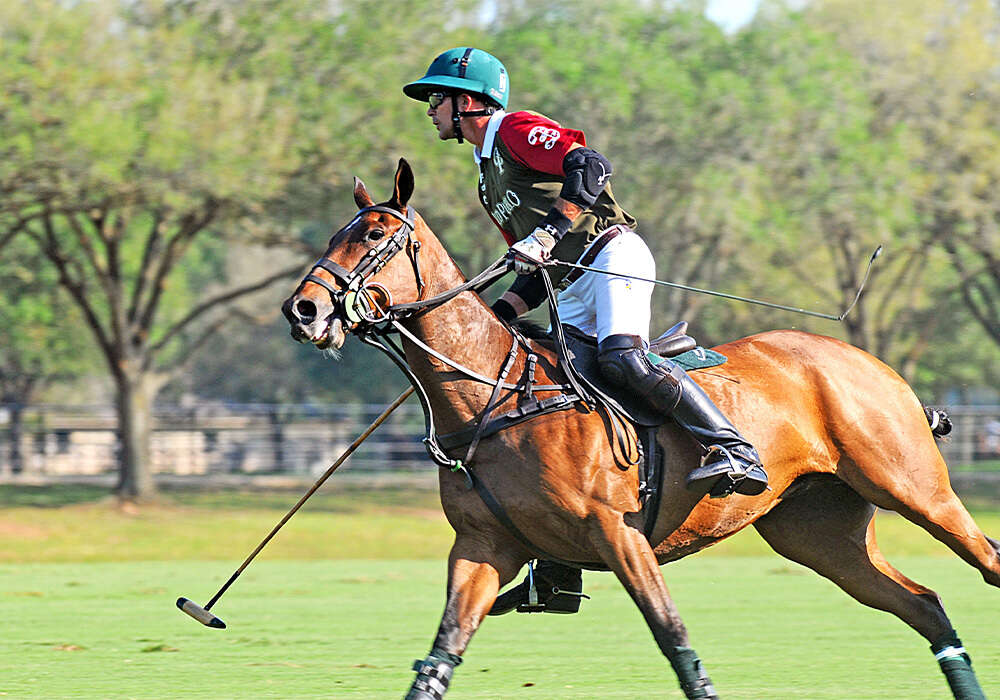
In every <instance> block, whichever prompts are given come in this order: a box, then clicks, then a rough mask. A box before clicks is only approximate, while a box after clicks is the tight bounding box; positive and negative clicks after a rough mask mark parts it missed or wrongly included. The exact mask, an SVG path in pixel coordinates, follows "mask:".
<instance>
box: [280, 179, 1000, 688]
mask: <svg viewBox="0 0 1000 700" xmlns="http://www.w3.org/2000/svg"><path fill="white" fill-rule="evenodd" d="M413 184H414V183H413V173H412V171H411V169H410V166H409V165H408V164H407V163H406V161H405V160H400V162H399V167H398V169H397V171H396V175H395V181H394V189H393V194H392V197H391V199H389V200H388V201H386V202H383V203H381V204H376V203H375V202H374V201H373V199H372V197H371V196H370V195H369V193H368V191H367V189H366V188H365V185H364V183H362V182H361V181H360V180H355V189H354V199H355V202H356V204H357V206H358V207H359V208H360V211H358V212H357V214H356V215H355V216H354V217H353V218H352V220H351V221H350V222H349V223H348V224H347V225H346V226H344V227H343V228H342V229H340V230H339V231H337V232H336V234H334V236H333V238H332V239H331V240H330V243H329V247H328V248H327V251H326V253H325V254H324V255H323V257H322V258H321V259H320V260H319V261H317V262H316V263H315V265H314V266H313V267H312V268H311V271H310V274H309V275H307V277H306V278H305V279H304V280H303V281H302V282H301V283H300V284H299V285H298V287H297V288H296V290H295V293H294V294H293V295H292V296H291V297H290V298H289V299H288V300H287V301H286V302H285V304H284V307H283V311H284V313H285V315H286V317H287V318H288V320H289V322H290V324H291V333H292V336H293V338H295V339H296V340H298V341H299V342H303V343H312V344H314V345H316V346H317V347H319V348H340V347H341V346H342V344H343V343H344V340H345V335H346V334H347V333H354V334H356V335H358V336H360V337H361V338H362V339H367V340H370V341H372V342H374V340H373V339H375V338H377V337H384V336H386V335H388V331H392V332H394V333H395V332H398V333H399V334H400V340H399V344H398V345H397V344H396V343H395V341H393V344H394V345H396V347H397V348H398V349H399V357H398V359H397V364H399V365H400V366H401V367H402V368H403V369H404V370H405V371H406V372H407V373H408V376H409V377H410V379H411V381H412V382H414V383H415V384H416V385H418V386H419V387H420V388H421V391H422V396H423V402H424V408H425V412H427V414H428V415H433V416H434V421H433V423H432V424H431V432H432V433H433V431H434V430H438V429H439V430H440V431H441V432H442V433H448V434H453V435H456V434H457V435H462V434H463V431H464V434H465V435H466V439H465V440H462V441H460V442H461V445H459V446H455V445H454V444H453V445H452V446H451V447H445V448H441V447H440V443H439V441H435V440H434V439H431V438H433V437H434V435H433V434H432V435H429V439H428V444H429V445H431V446H434V445H437V449H438V453H437V459H438V461H439V462H441V461H442V460H444V461H447V460H451V461H450V462H448V463H450V464H452V465H453V466H454V467H455V468H454V469H453V470H449V469H442V470H441V473H440V495H441V504H442V506H443V508H444V512H445V515H446V516H447V518H448V521H449V523H450V524H451V526H452V527H453V528H454V531H455V541H454V544H453V545H452V548H451V552H450V554H449V558H448V566H449V571H448V582H447V603H446V606H445V610H444V614H443V617H442V619H441V623H440V626H439V628H438V631H437V635H436V636H435V638H434V641H433V644H432V647H431V652H430V654H429V655H428V656H427V657H426V659H424V660H423V661H418V662H417V664H416V665H415V666H414V669H415V670H416V671H417V676H416V679H415V680H414V681H413V684H412V686H411V688H410V691H409V694H408V695H407V698H411V699H414V700H430V699H432V698H440V697H442V695H443V694H444V693H445V692H446V690H447V688H448V684H449V681H450V679H451V677H452V672H453V670H454V668H455V666H457V665H458V664H459V663H460V662H461V657H462V654H463V653H464V652H465V649H466V646H467V645H468V643H469V640H470V638H471V637H472V635H473V633H475V631H476V630H477V629H478V627H479V625H480V623H481V622H482V621H483V618H484V617H485V616H486V614H487V612H488V611H489V610H490V607H491V606H492V605H493V602H494V600H495V599H496V597H497V593H498V591H499V589H500V588H501V587H502V586H504V585H506V584H507V583H508V582H510V581H511V580H512V579H513V578H514V577H515V576H516V575H517V573H518V572H519V571H520V569H521V568H522V566H523V565H524V564H525V563H526V562H528V561H530V560H532V559H534V558H539V557H541V558H552V559H555V560H559V561H563V562H572V563H578V564H579V566H580V567H581V568H594V569H599V568H605V569H610V570H611V571H613V572H614V573H615V575H616V576H617V578H618V580H619V581H621V583H622V585H623V586H624V587H625V589H626V590H627V591H628V593H629V594H630V595H631V596H632V599H633V600H634V601H635V603H636V605H637V606H638V607H639V609H640V611H641V612H642V615H643V617H644V618H645V620H646V623H647V624H648V626H649V628H650V630H651V631H652V633H653V637H654V639H655V640H656V643H657V645H658V646H659V648H660V650H661V652H662V653H663V654H664V655H665V656H666V657H667V659H668V660H669V662H670V663H671V665H672V667H673V669H674V671H675V673H676V674H677V677H678V680H679V682H680V684H681V687H682V689H683V690H684V693H685V696H686V697H688V698H715V697H717V695H716V691H715V689H714V688H713V686H712V684H711V681H710V680H709V678H708V675H707V674H706V672H705V669H704V667H703V665H702V663H701V661H700V659H699V657H698V656H697V654H696V653H695V651H694V650H693V649H692V648H691V646H690V644H689V641H688V634H687V631H686V629H685V626H684V623H683V622H682V620H681V616H680V614H679V613H678V611H677V608H676V607H675V605H674V603H673V601H672V600H671V597H670V595H669V594H668V592H667V587H666V585H665V583H664V579H663V576H662V574H661V571H660V565H661V564H664V563H666V562H669V561H673V560H676V559H679V558H681V557H684V556H686V555H688V554H691V553H693V552H697V551H699V550H701V549H704V548H705V547H708V546H709V545H711V544H713V543H715V542H718V541H719V540H721V539H723V538H725V537H728V536H730V535H732V534H733V533H735V532H737V531H738V530H741V529H742V528H745V527H747V526H748V525H753V526H754V527H755V528H756V529H757V531H758V532H759V533H760V535H761V536H762V537H763V538H764V539H765V540H766V541H767V543H768V544H769V545H770V546H771V547H772V548H773V549H774V550H775V551H776V552H778V553H779V554H781V555H783V556H785V557H787V558H788V559H791V560H792V561H795V562H798V563H800V564H803V565H805V566H807V567H809V568H811V569H813V570H814V571H816V572H817V573H819V574H820V575H822V576H825V577H826V578H828V579H830V580H831V581H833V582H834V583H835V584H836V585H838V586H840V587H841V588H842V589H843V590H844V591H845V592H847V594H848V595H850V596H852V597H854V598H855V599H857V600H858V601H859V602H861V603H863V604H865V605H868V606H871V607H873V608H877V609H880V610H885V611H888V612H891V613H892V614H894V615H896V616H897V617H898V618H899V619H901V620H902V621H903V622H905V623H906V624H908V625H910V626H911V627H912V628H913V629H915V630H916V631H917V632H918V633H919V634H920V635H921V636H923V637H924V638H925V639H926V640H927V642H928V643H929V644H931V649H932V651H933V653H934V655H935V657H936V658H937V660H938V662H939V664H940V667H941V669H942V671H943V672H944V674H945V676H946V679H947V681H948V683H949V685H950V687H951V690H952V693H953V694H954V697H955V698H960V699H961V700H973V699H976V698H982V697H983V693H982V690H981V689H980V686H979V684H978V681H977V679H976V677H975V675H974V674H973V672H972V669H971V662H970V660H969V656H968V654H967V652H966V651H965V649H964V648H963V647H962V645H961V642H960V641H959V639H958V637H957V635H956V633H955V630H954V629H953V628H952V625H951V623H950V622H949V620H948V617H947V615H946V614H945V610H944V607H943V606H942V603H941V601H940V599H939V598H938V596H937V594H935V593H934V592H933V591H932V590H930V589H928V588H925V587H924V586H921V585H920V584H918V583H915V582H914V581H911V580H910V579H908V578H907V577H906V576H904V575H903V574H901V573H900V572H899V571H897V570H896V569H894V568H893V567H892V566H891V565H890V564H889V563H888V562H887V561H886V560H885V558H884V557H883V556H882V554H881V553H880V551H879V548H878V545H877V544H876V541H875V529H874V520H873V516H874V514H875V511H876V509H877V508H884V509H887V510H891V511H895V512H897V513H899V514H900V515H902V516H903V517H905V518H906V519H908V520H909V521H911V522H913V523H915V524H917V525H919V526H920V527H922V528H923V529H924V530H926V531H927V532H928V533H930V535H932V536H933V537H934V538H936V539H938V540H940V541H941V542H943V543H944V544H945V545H947V546H948V547H950V548H951V549H952V550H953V551H954V552H955V553H956V554H957V555H958V556H959V557H961V558H962V559H963V560H965V561H966V562H968V563H969V564H970V565H971V566H973V567H975V568H976V569H978V570H979V571H980V573H981V574H982V576H983V578H984V579H985V580H986V582H987V583H989V584H991V585H993V586H1000V553H998V550H1000V545H998V543H997V542H996V541H995V540H992V539H990V538H988V537H986V536H985V535H984V534H983V533H982V532H981V531H980V530H979V528H978V527H977V526H976V523H975V522H974V521H973V519H972V517H971V516H970V515H969V513H968V512H967V511H966V509H965V507H964V506H963V505H962V503H961V502H960V501H959V499H958V497H957V496H956V495H955V493H954V491H953V490H952V488H951V484H950V482H949V478H948V469H947V466H946V464H945V461H944V459H943V458H942V456H941V453H940V451H939V450H938V448H937V446H936V444H935V436H934V434H933V433H932V430H931V427H930V425H929V423H928V418H927V415H925V412H924V408H923V406H922V405H921V404H920V402H919V401H918V399H917V397H916V396H915V395H914V393H913V391H912V390H911V388H910V387H909V386H908V385H907V384H906V382H905V381H903V379H902V378H900V376H899V375H898V374H896V372H894V371H893V370H892V369H890V368H889V367H888V366H886V365H885V364H883V363H882V362H881V361H879V360H878V359H876V358H875V357H873V356H872V355H869V354H868V353H866V352H864V351H862V350H860V349H858V348H856V347H853V346H851V345H848V344H846V343H844V342H841V341H839V340H835V339H833V338H828V337H822V336H818V335H811V334H808V333H804V332H798V331H788V330H779V331H772V332H767V333H761V334H758V335H753V336H750V337H747V338H742V339H740V340H736V341H733V342H731V343H727V344H725V345H722V346H719V347H718V348H715V349H716V350H717V351H718V352H720V353H722V354H723V355H725V356H726V357H727V358H728V361H727V362H725V364H723V365H721V366H719V367H715V368H713V369H708V370H702V371H695V372H693V373H692V376H693V377H694V378H695V379H696V381H697V382H698V384H699V385H701V387H702V388H703V389H704V390H705V391H706V392H707V393H708V394H709V395H710V396H711V398H712V399H713V400H714V401H715V403H716V404H717V405H718V406H719V407H720V408H721V409H722V411H723V412H724V413H725V414H726V415H727V416H728V417H729V418H730V419H731V420H732V422H733V423H734V424H736V425H737V426H738V427H739V429H740V431H741V432H742V433H743V434H744V435H745V436H746V437H747V438H748V439H749V440H750V441H751V442H752V443H753V444H754V445H755V446H756V447H757V449H758V450H759V452H760V454H761V457H762V458H763V463H764V465H765V467H766V468H767V472H768V474H769V475H770V484H771V489H770V490H768V491H765V492H764V493H762V494H760V495H758V496H743V495H732V496H729V497H728V498H722V499H713V498H709V497H708V496H707V495H703V494H697V493H690V492H688V491H686V490H685V488H684V477H685V475H686V474H687V472H688V471H689V470H690V469H691V468H692V466H694V465H696V464H697V463H698V460H699V458H700V448H699V446H698V445H696V444H695V443H694V442H693V440H692V439H691V438H689V437H687V436H686V435H685V434H683V433H682V432H681V431H680V430H679V429H678V428H677V427H676V426H674V425H672V424H671V423H670V422H669V421H668V422H666V423H664V424H663V425H662V426H661V427H660V428H659V429H658V432H657V433H656V441H657V443H658V444H659V445H660V446H661V447H662V454H663V455H664V457H663V466H662V472H661V474H662V476H661V484H662V494H663V497H662V498H660V499H658V500H657V501H656V508H655V509H651V508H649V507H643V506H644V501H643V500H642V498H641V495H640V490H639V479H640V475H639V472H640V469H639V468H638V467H637V466H636V465H635V464H634V463H633V464H630V463H629V461H628V460H624V461H623V459H622V454H621V451H622V445H621V441H619V440H616V439H614V438H615V435H614V430H613V429H612V426H610V422H609V420H608V417H607V416H606V415H604V413H602V412H601V411H600V410H597V409H595V408H594V407H593V406H590V405H588V404H587V402H586V401H576V402H574V403H572V404H571V405H569V406H560V407H559V408H560V409H561V410H552V411H550V412H538V413H537V414H536V415H535V416H534V417H532V418H531V419H530V420H524V421H521V422H516V423H513V424H511V425H509V426H508V427H505V428H504V429H501V430H498V431H493V432H490V431H484V430H483V429H482V425H483V424H484V423H485V422H487V421H489V420H490V419H491V417H494V416H498V415H501V414H516V413H517V412H518V407H519V406H522V405H525V403H527V402H528V400H527V399H526V396H525V395H526V393H527V394H528V395H529V398H530V400H531V401H534V402H535V404H539V405H542V404H545V399H546V398H550V399H551V398H552V397H556V396H559V395H564V394H565V387H566V386H567V385H566V382H567V377H566V375H565V373H564V371H563V369H562V367H563V365H561V363H560V361H559V358H558V357H557V355H556V352H554V350H553V344H552V343H547V342H543V341H539V340H529V339H527V338H525V337H523V336H522V335H520V334H519V333H518V332H517V331H516V330H513V329H511V328H510V327H508V326H507V325H506V324H504V323H503V322H501V321H500V320H499V319H498V318H497V317H496V316H495V315H494V314H493V313H492V312H491V311H490V308H489V306H488V305H487V304H486V303H484V302H483V300H482V299H481V298H480V297H479V295H478V294H477V293H476V292H475V291H474V290H473V289H472V288H470V287H469V285H468V284H467V283H466V280H465V278H464V277H463V275H462V273H461V272H460V270H459V268H458V267H457V265H456V264H455V263H454V262H453V261H452V259H451V258H450V257H449V255H448V253H447V251H446V250H445V248H444V246H443V245H442V244H441V241H440V240H438V238H437V237H436V236H435V235H434V233H433V232H432V231H431V229H430V228H429V227H428V225H427V222H426V221H424V220H423V219H422V218H421V217H420V215H419V214H418V213H417V212H416V211H415V210H414V209H413V208H412V207H411V206H410V205H409V200H410V196H411V194H412V193H413ZM529 375H530V376H529ZM515 380H516V381H515ZM533 405H534V404H533ZM550 405H554V404H553V402H551V401H550ZM487 414H488V415H487ZM470 443H474V444H473V445H472V448H471V449H470V448H469V447H468V445H469V444H470ZM463 457H471V461H462V460H461V459H460V458H463ZM473 482H474V483H475V484H476V485H477V486H476V488H470V485H471V484H472V483H473ZM491 499H492V500H493V503H489V502H488V501H490V500H491ZM647 511H655V512H647ZM651 518H652V520H651ZM650 524H654V525H653V527H652V530H651V531H648V532H647V525H650Z"/></svg>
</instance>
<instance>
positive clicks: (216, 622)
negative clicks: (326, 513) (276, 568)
mask: <svg viewBox="0 0 1000 700" xmlns="http://www.w3.org/2000/svg"><path fill="white" fill-rule="evenodd" d="M412 393H413V387H412V386H411V387H410V388H408V389H407V390H406V391H404V392H403V393H402V394H400V395H399V398H397V399H396V400H395V401H393V402H392V404H391V405H390V406H389V407H388V408H387V409H385V410H384V411H382V415H380V416H379V417H378V418H376V419H375V421H374V422H373V423H372V424H371V425H369V426H368V429H367V430H365V432H363V433H362V434H361V435H359V436H358V438H357V439H356V440H355V441H354V442H352V443H351V444H350V446H349V447H348V448H347V449H346V450H345V451H344V454H342V455H341V456H340V458H339V459H338V460H337V461H336V462H334V463H333V464H332V465H330V468H329V469H327V470H326V471H325V472H324V473H323V476H321V477H320V478H319V479H317V480H316V483H315V484H313V485H312V488H311V489H309V490H308V491H306V493H305V495H304V496H302V498H300V499H299V502H298V503H296V504H295V505H294V506H292V509H291V510H290V511H288V512H287V513H286V514H285V517H283V518H282V519H281V521H280V522H279V523H278V524H277V525H275V526H274V529H273V530H271V532H269V533H268V535H267V537H265V538H264V539H263V540H262V541H261V543H260V544H259V545H257V548H256V549H255V550H253V552H251V553H250V556H248V557H247V558H246V560H245V561H244V562H243V563H242V564H240V568H238V569H237V570H236V571H235V572H233V575H232V576H230V577H229V580H228V581H226V583H225V585H223V586H222V588H220V589H219V592H218V593H216V594H215V595H214V596H212V599H211V600H210V601H208V604H207V605H206V606H205V607H201V606H200V605H198V604H197V603H195V602H194V601H193V600H189V599H188V598H178V599H177V607H178V608H180V609H181V610H183V611H184V612H186V613H187V614H188V615H190V616H191V617H193V618H194V619H196V620H197V621H198V622H200V623H201V624H203V625H205V626H206V627H214V628H216V629H225V628H226V623H225V622H223V621H222V620H220V619H219V618H218V617H216V616H215V615H214V614H213V613H212V612H210V611H211V610H212V606H213V605H215V604H216V603H217V602H218V600H219V598H221V597H222V594H223V593H225V592H226V591H227V590H228V589H229V587H230V586H232V585H233V582H234V581H235V580H236V579H237V578H238V577H239V575H240V574H242V573H243V570H244V569H246V568H247V567H248V566H250V562H252V561H253V559H254V557H256V556H257V555H258V554H259V553H260V550H262V549H264V545H266V544H267V543H268V542H270V541H271V538H272V537H274V536H275V535H276V534H277V533H278V530H280V529H281V527H282V525H284V524H285V523H287V522H288V521H289V519H290V518H291V517H292V516H293V515H295V512H296V511H297V510H298V509H299V508H301V507H302V504H303V503H305V502H306V501H307V500H309V497H310V496H312V495H313V494H314V493H316V490H317V489H319V487H320V486H322V485H323V482H325V481H326V480H327V479H328V478H330V475H331V474H333V473H334V472H335V471H337V467H339V466H340V465H341V464H343V463H344V461H345V460H346V459H347V458H348V457H350V456H351V454H352V453H353V452H354V450H356V449H358V446H359V445H361V443H362V442H364V441H365V440H366V439H367V438H368V436H369V435H371V434H372V433H373V432H375V429H376V428H377V427H379V426H380V425H381V424H382V423H383V422H384V421H385V419H386V418H388V417H389V414H390V413H392V412H393V411H395V410H396V409H397V408H399V405H400V404H401V403H403V402H404V401H406V399H407V398H409V396H410V394H412Z"/></svg>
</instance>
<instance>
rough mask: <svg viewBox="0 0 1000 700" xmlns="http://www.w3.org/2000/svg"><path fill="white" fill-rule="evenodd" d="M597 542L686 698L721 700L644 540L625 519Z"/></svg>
mask: <svg viewBox="0 0 1000 700" xmlns="http://www.w3.org/2000/svg"><path fill="white" fill-rule="evenodd" d="M592 539H593V540H594V545H595V547H596V548H597V550H598V552H599V553H600V554H601V558H602V559H603V560H604V562H605V563H606V564H607V565H608V567H609V568H611V570H612V571H614V572H615V575H616V576H617V577H618V580H619V581H621V582H622V585H623V586H625V590H627V591H628V592H629V595H631V596H632V600H634V601H635V603H636V605H637V606H638V607H639V610H640V611H641V612H642V616H643V617H644V618H645V620H646V624H647V625H648V626H649V629H650V631H651V632H652V633H653V638H654V639H655V640H656V644H657V646H659V648H660V651H661V652H663V655H664V656H666V657H667V660H669V661H670V665H671V666H672V667H673V669H674V672H675V673H676V674H677V679H678V681H680V685H681V689H682V690H683V691H684V696H685V697H686V698H707V699H709V700H711V699H712V698H715V699H716V700H718V695H716V693H715V689H714V688H713V687H712V681H711V680H710V679H709V677H708V676H707V675H706V673H705V670H704V667H703V666H702V663H701V659H699V658H698V655H697V654H696V653H695V651H694V649H692V648H691V647H690V646H689V645H688V634H687V629H686V628H685V627H684V622H683V621H682V620H681V618H680V615H679V614H678V612H677V608H676V606H675V605H674V602H673V600H672V599H671V598H670V593H669V592H668V591H667V586H666V584H665V583H664V581H663V574H662V573H661V572H660V568H659V564H658V563H657V561H656V556H655V555H654V554H653V550H652V548H651V547H650V546H649V543H648V542H647V541H646V539H645V537H643V535H642V534H641V533H640V532H639V530H637V529H634V528H632V527H628V526H626V525H624V524H623V523H622V522H621V519H620V518H616V517H615V516H609V517H608V518H607V519H606V522H604V523H602V524H601V526H599V529H598V532H597V533H595V536H594V537H593V538H592Z"/></svg>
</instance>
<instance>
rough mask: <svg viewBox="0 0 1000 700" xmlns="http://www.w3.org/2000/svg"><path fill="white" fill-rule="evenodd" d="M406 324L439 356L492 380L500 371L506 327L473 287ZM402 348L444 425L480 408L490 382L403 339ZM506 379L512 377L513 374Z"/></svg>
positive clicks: (451, 426) (450, 426)
mask: <svg viewBox="0 0 1000 700" xmlns="http://www.w3.org/2000/svg"><path fill="white" fill-rule="evenodd" d="M405 325H406V326H407V330H409V331H410V332H412V333H413V334H414V335H415V336H417V337H418V338H419V339H420V340H421V341H423V342H424V343H426V344H427V345H428V346H429V347H431V348H433V349H434V350H436V351H437V352H438V353H440V354H441V355H443V356H445V357H447V358H448V359H450V360H452V361H453V362H455V363H457V364H460V365H463V366H465V367H467V368H469V369H471V370H472V371H474V372H477V373H479V374H481V375H484V376H486V377H489V378H491V379H496V377H497V375H498V374H499V373H500V370H501V367H502V366H503V364H504V362H505V360H506V359H507V355H508V353H509V352H510V347H511V343H512V342H513V338H512V336H511V334H510V331H508V330H507V329H506V327H505V326H504V325H503V324H502V323H501V322H500V321H498V320H497V318H496V316H494V315H493V313H492V312H491V311H490V310H489V309H488V308H487V307H486V305H485V304H484V303H483V302H482V301H481V300H480V299H479V298H478V297H477V296H476V295H475V294H473V293H472V292H465V293H463V294H460V295H459V296H457V297H456V298H455V299H453V300H451V301H449V302H448V303H446V304H443V305H441V306H439V307H437V308H436V309H433V310H432V311H429V312H427V313H424V314H421V315H418V316H417V317H416V318H414V319H411V320H409V321H407V322H406V323H405ZM404 347H405V349H406V355H407V360H408V361H409V363H410V366H411V367H412V368H413V371H414V373H415V374H416V376H417V378H418V379H419V380H420V381H421V382H422V383H423V384H424V386H425V387H426V388H427V393H428V396H429V397H430V399H431V402H432V404H433V405H434V408H435V411H436V412H438V414H439V415H440V416H441V417H442V428H443V429H444V430H446V431H448V430H457V429H458V428H459V427H461V426H463V425H464V424H466V423H467V422H468V421H470V420H471V419H472V418H473V417H474V416H475V415H477V414H478V413H480V412H481V411H482V410H483V409H484V408H485V406H486V403H487V401H488V400H489V395H490V393H491V392H492V390H493V387H492V386H490V385H488V384H484V383H483V382H480V381H476V380H473V379H469V378H468V377H467V376H466V375H465V374H463V373H461V372H460V371H459V370H456V369H455V368H454V367H452V366H451V365H449V364H447V363H445V362H442V361H441V360H439V359H437V358H436V357H434V356H432V355H429V354H428V353H427V352H426V351H425V350H423V349H422V348H419V347H417V346H416V345H415V344H413V343H410V342H405V341H404ZM508 381H513V382H516V381H517V377H508Z"/></svg>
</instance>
